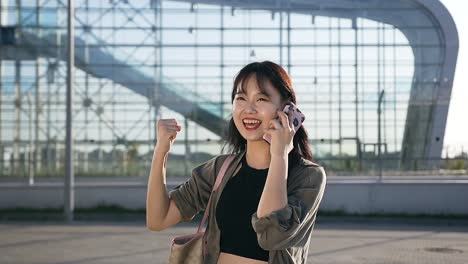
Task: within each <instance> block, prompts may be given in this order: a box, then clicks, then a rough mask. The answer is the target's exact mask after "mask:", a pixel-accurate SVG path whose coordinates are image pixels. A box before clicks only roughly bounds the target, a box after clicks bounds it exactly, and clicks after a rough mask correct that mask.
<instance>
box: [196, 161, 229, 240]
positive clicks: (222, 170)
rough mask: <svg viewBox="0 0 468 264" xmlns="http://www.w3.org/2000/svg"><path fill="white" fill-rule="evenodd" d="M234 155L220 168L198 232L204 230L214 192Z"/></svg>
mask: <svg viewBox="0 0 468 264" xmlns="http://www.w3.org/2000/svg"><path fill="white" fill-rule="evenodd" d="M234 157H235V156H234V155H230V156H228V157H227V158H226V160H224V163H223V166H221V169H220V170H219V173H218V176H217V177H216V182H215V185H214V186H213V190H212V191H211V195H210V199H209V200H208V204H207V206H206V209H205V214H204V215H203V219H202V221H201V222H200V226H198V231H197V233H200V232H202V229H203V230H204V226H205V222H206V220H207V219H208V214H209V210H210V204H211V197H212V196H213V193H214V192H215V191H216V190H217V189H218V187H219V185H220V184H221V180H222V179H223V178H224V175H225V174H226V171H227V169H228V168H229V165H230V164H231V163H232V161H233V160H234Z"/></svg>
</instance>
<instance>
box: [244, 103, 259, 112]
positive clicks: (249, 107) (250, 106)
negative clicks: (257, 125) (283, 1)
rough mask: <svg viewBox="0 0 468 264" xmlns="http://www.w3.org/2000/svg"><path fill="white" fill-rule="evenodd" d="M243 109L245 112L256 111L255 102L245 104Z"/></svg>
mask: <svg viewBox="0 0 468 264" xmlns="http://www.w3.org/2000/svg"><path fill="white" fill-rule="evenodd" d="M245 111H246V112H249V113H250V112H252V113H255V112H257V109H256V108H255V104H252V103H247V104H246V106H245Z"/></svg>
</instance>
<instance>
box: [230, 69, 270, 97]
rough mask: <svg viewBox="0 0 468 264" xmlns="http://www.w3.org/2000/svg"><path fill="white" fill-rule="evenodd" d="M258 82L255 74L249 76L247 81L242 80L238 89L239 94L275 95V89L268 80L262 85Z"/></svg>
mask: <svg viewBox="0 0 468 264" xmlns="http://www.w3.org/2000/svg"><path fill="white" fill-rule="evenodd" d="M260 85H261V87H259V83H258V81H257V78H256V76H255V75H254V74H252V75H250V76H248V77H247V78H246V79H244V80H242V81H241V82H240V83H239V85H238V86H237V89H236V94H237V93H254V94H257V93H261V94H265V95H272V94H274V93H275V89H274V88H273V87H272V85H271V83H270V81H269V80H268V79H264V80H263V83H262V84H260Z"/></svg>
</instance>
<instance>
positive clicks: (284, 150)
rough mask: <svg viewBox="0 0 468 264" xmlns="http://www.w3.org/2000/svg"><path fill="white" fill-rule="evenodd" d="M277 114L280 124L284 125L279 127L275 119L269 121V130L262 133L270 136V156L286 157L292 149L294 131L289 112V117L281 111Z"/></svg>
mask: <svg viewBox="0 0 468 264" xmlns="http://www.w3.org/2000/svg"><path fill="white" fill-rule="evenodd" d="M277 113H278V116H279V117H280V119H281V123H282V124H285V125H281V124H280V122H278V120H276V119H273V120H270V123H269V129H267V130H265V131H264V133H265V134H270V136H271V145H270V154H271V155H272V156H282V157H287V156H288V154H289V152H290V151H291V150H292V149H293V148H294V145H293V138H294V134H295V133H296V131H295V130H294V125H293V124H292V119H291V118H290V117H291V116H290V115H291V112H289V116H288V115H286V114H285V113H284V112H283V111H277Z"/></svg>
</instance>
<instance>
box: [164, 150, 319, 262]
mask: <svg viewBox="0 0 468 264" xmlns="http://www.w3.org/2000/svg"><path fill="white" fill-rule="evenodd" d="M243 155H245V151H243V152H242V153H239V154H235V157H234V160H233V161H232V163H231V165H230V166H229V167H228V169H227V171H226V174H225V175H224V178H223V179H222V181H221V183H220V185H219V187H218V190H217V191H215V192H213V197H212V198H211V199H212V200H211V204H210V208H209V216H208V220H207V221H208V224H207V228H206V231H205V235H204V238H203V240H204V241H203V243H204V245H205V249H206V255H205V260H204V263H205V264H216V263H217V261H218V256H219V253H220V245H219V241H220V230H219V228H218V225H217V223H216V217H215V216H216V212H215V210H216V205H217V203H218V200H219V198H220V195H221V192H222V191H223V188H224V186H226V183H227V182H228V181H229V179H230V178H231V177H232V176H233V173H234V172H235V171H236V169H237V168H238V167H240V166H242V163H241V159H242V157H243ZM228 156H229V154H221V155H218V156H216V157H214V158H212V159H210V160H208V161H207V162H205V163H203V164H201V165H199V166H197V167H196V168H194V169H193V170H192V177H191V178H190V179H189V180H187V181H186V182H184V183H182V184H180V185H178V186H176V187H175V188H174V189H173V190H171V191H170V192H169V197H170V198H171V199H173V200H174V202H175V204H176V206H177V207H178V208H179V210H180V213H181V215H182V222H188V221H191V220H192V219H193V218H194V216H195V215H196V214H198V213H199V212H200V211H204V210H205V208H206V206H207V204H208V199H209V198H210V194H211V192H212V187H213V185H214V183H215V181H216V177H217V175H218V172H219V170H220V169H221V166H222V164H223V162H224V161H225V159H226V158H227V157H228ZM325 185H326V174H325V171H324V170H323V168H322V167H320V166H318V165H317V164H315V163H312V162H310V161H309V160H306V159H304V158H301V161H300V162H299V165H297V166H295V167H294V168H289V169H288V179H287V195H288V205H287V206H285V207H284V208H281V209H279V210H276V211H274V212H272V213H271V214H270V215H267V216H265V217H261V218H258V217H257V213H256V212H255V213H254V214H253V215H252V222H251V223H252V227H253V229H254V231H255V232H256V233H257V240H258V244H259V246H260V247H261V248H263V249H264V250H268V251H269V261H268V263H275V264H276V263H277V264H280V263H281V264H288V263H294V264H298V263H304V264H305V263H306V261H307V253H308V251H309V244H310V236H311V234H312V230H313V228H314V224H315V218H316V215H317V210H318V207H319V205H320V202H321V200H322V197H323V194H324V191H325Z"/></svg>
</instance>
